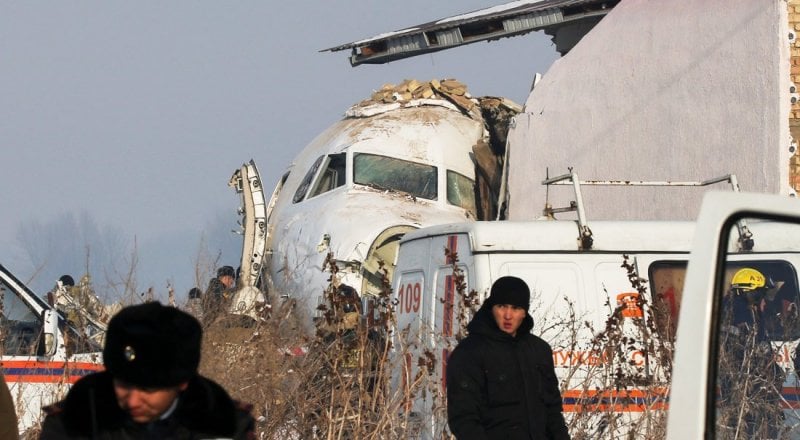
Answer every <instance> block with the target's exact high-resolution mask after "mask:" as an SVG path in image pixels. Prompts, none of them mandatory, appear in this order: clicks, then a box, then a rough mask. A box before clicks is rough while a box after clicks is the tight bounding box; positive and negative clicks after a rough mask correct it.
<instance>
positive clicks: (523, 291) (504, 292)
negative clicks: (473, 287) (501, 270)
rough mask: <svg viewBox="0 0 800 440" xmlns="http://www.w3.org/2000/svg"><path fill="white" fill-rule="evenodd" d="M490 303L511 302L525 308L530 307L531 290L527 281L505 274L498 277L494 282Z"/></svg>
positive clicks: (492, 304)
mask: <svg viewBox="0 0 800 440" xmlns="http://www.w3.org/2000/svg"><path fill="white" fill-rule="evenodd" d="M487 302H488V303H489V305H491V306H494V305H495V304H510V305H512V306H517V307H522V308H523V309H525V310H528V309H529V308H530V302H531V291H530V289H529V288H528V285H527V284H526V283H525V281H523V280H521V279H520V278H517V277H512V276H504V277H500V278H498V279H497V281H495V282H494V284H492V290H491V292H490V293H489V299H488V301H487Z"/></svg>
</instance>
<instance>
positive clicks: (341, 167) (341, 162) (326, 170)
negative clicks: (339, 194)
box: [308, 153, 347, 198]
mask: <svg viewBox="0 0 800 440" xmlns="http://www.w3.org/2000/svg"><path fill="white" fill-rule="evenodd" d="M346 159H347V156H346V155H345V153H339V154H331V155H330V156H328V158H327V161H326V163H325V166H324V167H323V169H322V172H321V173H319V178H317V182H316V184H315V185H314V190H313V191H311V193H310V194H309V195H308V197H309V198H311V197H315V196H318V195H320V194H323V193H326V192H328V191H330V190H332V189H335V188H339V187H340V186H344V184H345V182H346V177H347V174H346V173H345V164H346Z"/></svg>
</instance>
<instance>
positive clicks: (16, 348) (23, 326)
mask: <svg viewBox="0 0 800 440" xmlns="http://www.w3.org/2000/svg"><path fill="white" fill-rule="evenodd" d="M0 297H2V305H3V308H2V310H0V340H1V341H2V345H1V346H2V350H3V352H2V354H3V355H5V356H32V355H36V354H37V353H36V351H37V348H38V346H39V339H40V337H41V334H42V321H41V319H40V318H39V316H37V314H36V313H34V311H33V310H31V309H30V308H29V307H28V305H27V304H25V303H24V302H23V301H22V300H21V299H20V298H19V297H18V296H17V295H16V294H15V293H14V291H13V290H12V289H10V288H9V286H8V285H6V284H5V283H3V282H0Z"/></svg>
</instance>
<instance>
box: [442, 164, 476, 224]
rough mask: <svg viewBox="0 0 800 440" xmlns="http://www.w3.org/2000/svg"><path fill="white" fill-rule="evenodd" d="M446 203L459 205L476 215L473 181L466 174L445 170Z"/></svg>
mask: <svg viewBox="0 0 800 440" xmlns="http://www.w3.org/2000/svg"><path fill="white" fill-rule="evenodd" d="M447 203H449V204H451V205H455V206H460V207H461V208H464V209H466V210H467V211H469V212H470V213H471V214H472V216H473V217H477V208H476V207H475V182H474V181H473V180H472V179H470V178H468V177H467V176H464V175H462V174H458V173H457V172H455V171H450V170H447Z"/></svg>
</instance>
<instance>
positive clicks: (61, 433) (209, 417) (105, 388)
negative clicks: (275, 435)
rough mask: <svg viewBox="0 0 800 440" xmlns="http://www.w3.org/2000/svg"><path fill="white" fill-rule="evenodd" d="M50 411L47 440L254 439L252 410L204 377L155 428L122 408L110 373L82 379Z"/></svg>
mask: <svg viewBox="0 0 800 440" xmlns="http://www.w3.org/2000/svg"><path fill="white" fill-rule="evenodd" d="M45 412H46V413H47V417H46V418H45V420H44V423H43V424H42V434H41V437H40V439H42V440H58V439H108V440H112V439H149V438H152V439H156V438H158V439H209V438H230V439H237V440H238V439H243V440H244V439H250V438H254V437H253V418H252V417H251V416H250V408H249V407H248V406H247V405H241V404H239V403H237V402H235V401H234V400H232V399H231V398H230V397H229V396H228V393H227V392H225V390H224V389H223V388H222V387H221V386H219V385H217V384H216V383H214V382H213V381H211V380H209V379H206V378H204V377H201V376H195V377H194V378H193V379H191V380H190V381H189V386H188V387H187V388H186V390H184V391H183V392H181V395H180V398H179V401H178V406H177V408H176V409H175V411H174V412H173V413H172V414H171V415H170V416H169V417H167V418H166V419H165V420H160V421H157V422H153V423H148V424H139V423H135V422H134V421H133V420H131V419H130V417H128V415H127V413H126V412H125V411H123V410H122V409H120V407H119V405H118V404H117V399H116V396H115V395H114V386H113V380H112V378H111V375H110V374H108V373H107V372H101V373H94V374H90V375H88V376H86V377H84V378H82V379H81V380H79V381H78V382H76V383H75V385H74V386H73V387H72V388H71V389H70V391H69V393H68V394H67V397H66V399H64V400H63V401H61V402H59V403H57V404H55V405H52V406H50V407H47V408H45Z"/></svg>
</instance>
